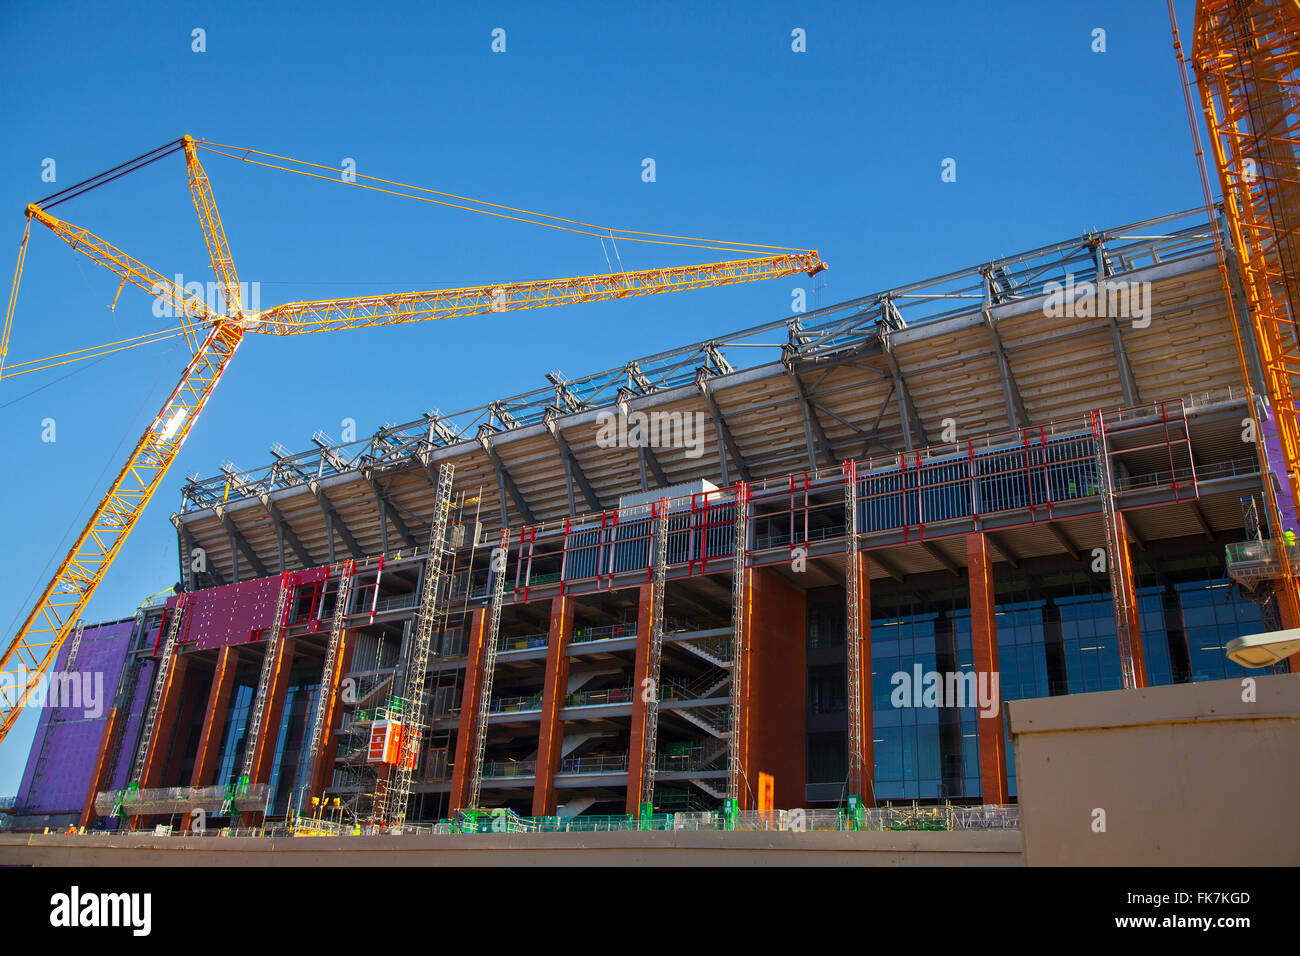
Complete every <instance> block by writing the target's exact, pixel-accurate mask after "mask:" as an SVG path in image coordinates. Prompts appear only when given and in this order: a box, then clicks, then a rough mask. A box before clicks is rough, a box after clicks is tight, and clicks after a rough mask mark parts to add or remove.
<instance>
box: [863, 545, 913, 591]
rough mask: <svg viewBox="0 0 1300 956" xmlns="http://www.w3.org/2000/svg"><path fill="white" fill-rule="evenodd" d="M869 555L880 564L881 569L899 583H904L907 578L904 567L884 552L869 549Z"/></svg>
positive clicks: (874, 561) (874, 562) (872, 560)
mask: <svg viewBox="0 0 1300 956" xmlns="http://www.w3.org/2000/svg"><path fill="white" fill-rule="evenodd" d="M867 557H868V558H870V559H871V562H872V563H873V564H876V565H879V567H880V570H882V571H884V572H885V573H886V574H888V575H889V576H890V577H891V578H893V579H894V580H895V581H897V582H898V583H899V584H902V583H903V581H904V580H906V578H907V575H906V574H905V573H904V572H903V569H902V568H900V567H899V566H898V565H896V564H895V563H894V562H893V561H890V560H889V559H888V558H886V557H885V556H884V554H883V553H882V552H880V551H868V552H867Z"/></svg>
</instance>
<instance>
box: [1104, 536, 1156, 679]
mask: <svg viewBox="0 0 1300 956" xmlns="http://www.w3.org/2000/svg"><path fill="white" fill-rule="evenodd" d="M1115 523H1116V525H1117V526H1118V528H1119V541H1118V542H1117V545H1118V547H1119V548H1120V555H1119V559H1120V571H1121V579H1122V582H1123V583H1122V585H1121V586H1122V587H1123V588H1124V590H1125V595H1124V596H1125V598H1126V603H1127V605H1128V639H1129V649H1130V651H1131V652H1132V654H1133V677H1134V680H1135V682H1136V684H1137V686H1138V687H1146V686H1147V661H1146V654H1145V653H1143V650H1142V614H1141V612H1140V610H1139V608H1138V602H1137V588H1135V587H1134V585H1133V555H1132V552H1130V551H1129V546H1128V523H1127V522H1126V521H1125V520H1124V515H1123V514H1122V513H1120V512H1118V511H1117V512H1116V513H1115ZM1113 599H1114V598H1113V596H1112V600H1113Z"/></svg>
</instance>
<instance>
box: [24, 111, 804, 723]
mask: <svg viewBox="0 0 1300 956" xmlns="http://www.w3.org/2000/svg"><path fill="white" fill-rule="evenodd" d="M201 148H202V149H207V150H210V151H213V152H217V153H221V154H223V155H226V156H230V157H232V158H234V159H237V160H240V161H243V162H251V163H257V164H259V165H263V166H269V167H272V168H275V169H281V170H286V171H290V172H296V173H301V174H303V175H306V176H313V177H316V178H320V179H333V180H335V181H338V178H337V177H338V172H337V170H333V171H332V175H326V174H325V170H326V168H325V167H321V166H316V165H314V164H311V163H305V162H301V161H298V160H293V159H290V158H288V157H283V156H276V155H274V154H271V153H265V152H261V151H258V150H253V149H247V148H237V147H228V146H221V145H219V144H210V143H204V142H201V141H198V140H195V139H194V138H192V137H190V136H185V137H183V138H182V139H179V140H176V141H175V142H174V143H169V144H167V145H166V146H163V147H159V149H157V150H154V151H152V152H151V153H146V154H144V155H143V156H141V157H137V158H136V159H135V160H131V161H130V162H128V163H124V164H122V165H121V166H118V167H114V169H111V170H108V171H107V172H105V173H102V174H100V175H99V176H97V177H93V178H92V179H90V180H86V181H85V182H83V183H79V184H77V185H76V186H73V187H69V188H68V189H65V190H62V191H60V192H59V193H56V194H55V195H54V196H52V197H48V198H47V199H46V200H42V201H41V202H40V203H34V204H32V205H29V206H28V207H27V224H26V229H25V231H24V233H23V239H22V243H21V245H20V247H19V255H18V265H17V268H16V269H15V273H14V282H13V287H12V289H11V292H10V297H9V305H8V310H7V312H6V315H5V324H4V329H3V335H2V336H0V375H3V370H4V358H5V351H6V349H7V345H8V339H9V331H10V328H11V326H12V322H13V315H14V310H15V304H16V301H17V294H18V286H19V282H20V279H21V276H22V268H23V261H24V258H25V254H26V247H27V239H28V236H29V235H30V230H31V223H32V221H36V222H39V223H41V224H42V225H44V226H46V227H48V228H49V229H50V230H51V231H53V232H54V233H55V234H56V235H57V236H59V237H60V238H61V239H63V240H64V241H65V242H66V243H67V244H68V245H69V246H71V247H72V248H73V249H74V250H76V251H78V252H80V253H82V254H83V255H86V256H88V257H90V258H91V259H94V260H95V261H96V262H98V263H100V264H101V265H102V266H104V267H106V268H107V269H109V270H110V271H112V272H113V273H115V274H116V275H117V276H119V277H120V279H121V285H120V286H119V288H118V294H119V295H120V294H121V291H122V288H124V287H125V285H126V284H128V283H130V284H132V285H135V286H138V287H139V288H141V289H143V290H145V291H146V292H148V293H149V294H150V295H152V296H162V297H163V298H164V299H165V300H166V301H167V302H168V304H169V305H170V306H171V307H172V308H174V309H175V311H176V314H178V315H179V316H180V317H181V323H182V327H181V330H180V331H181V332H182V333H183V334H184V335H185V336H186V338H187V339H188V341H189V343H190V347H191V350H192V357H191V358H190V360H189V362H188V363H187V364H186V366H185V369H184V371H183V372H182V373H181V376H180V380H179V381H178V382H177V383H176V387H175V388H174V389H172V391H171V393H170V394H169V395H168V396H167V400H166V401H165V402H164V403H163V406H162V408H161V409H159V411H158V414H157V416H155V417H154V419H153V421H152V422H150V424H149V426H148V428H146V429H145V431H144V434H143V435H141V436H140V439H139V441H137V442H136V445H135V448H134V449H133V450H132V452H131V454H130V456H129V457H128V458H127V460H126V463H125V464H124V465H123V466H122V469H121V471H119V472H118V474H117V477H116V478H114V479H113V483H112V484H111V485H110V486H109V488H108V491H107V492H106V493H105V494H104V496H103V498H102V499H101V500H100V502H99V504H98V505H97V506H96V507H95V509H94V511H93V512H92V513H91V515H90V518H89V520H88V521H87V522H86V525H85V527H84V528H83V529H82V531H81V533H80V534H79V535H78V536H77V538H76V540H75V541H74V542H73V545H72V547H71V548H70V550H69V551H68V553H67V556H66V557H64V558H63V560H62V561H61V562H60V564H59V566H58V568H57V570H56V571H55V573H54V576H53V577H52V578H51V579H50V581H49V583H48V584H46V586H45V588H44V590H43V591H42V592H41V595H40V598H39V599H38V600H37V602H36V605H35V606H34V607H33V608H32V610H31V613H30V614H28V615H27V618H26V620H24V621H23V624H22V626H21V627H20V628H19V629H18V633H17V634H16V635H15V636H14V638H13V640H12V641H10V643H9V645H8V647H7V648H6V649H5V651H4V655H3V656H2V657H0V741H3V740H4V738H5V736H6V735H7V734H8V732H9V729H10V728H11V727H12V726H13V724H14V721H15V720H17V718H18V715H19V713H20V712H21V711H22V708H23V705H24V704H25V702H26V701H27V698H28V696H29V695H30V693H31V691H32V689H33V688H34V687H35V686H36V684H37V682H38V681H39V680H40V679H41V675H42V674H43V673H44V672H45V671H46V670H47V669H48V667H49V666H50V664H51V662H52V661H53V660H54V659H55V656H56V655H57V653H58V651H59V648H60V646H61V645H62V643H63V641H64V640H65V639H66V638H67V636H68V635H69V633H70V632H71V631H72V630H73V628H74V626H75V624H76V622H77V620H78V618H79V617H80V616H81V613H82V611H83V610H84V608H85V606H86V603H87V602H88V601H89V600H90V597H91V595H93V594H94V593H95V589H96V588H97V587H98V586H99V583H100V582H101V581H102V580H103V578H104V575H105V574H106V573H107V572H108V569H109V567H111V565H112V563H113V559H114V557H116V555H117V552H118V551H119V550H120V549H121V547H122V545H123V543H124V542H125V541H126V539H127V536H128V535H130V533H131V529H132V528H134V527H135V523H136V522H137V521H138V520H139V518H140V515H141V513H142V512H143V511H144V509H145V506H146V505H147V504H148V503H149V499H150V498H151V497H152V496H153V494H154V492H155V491H156V490H157V489H158V486H159V484H161V482H162V479H163V476H164V475H166V474H167V470H168V468H170V467H171V464H172V462H173V461H174V460H175V459H176V456H177V454H179V452H180V450H181V446H182V445H184V443H185V439H186V437H188V435H189V433H190V430H191V429H192V428H193V427H194V423H195V422H196V421H197V420H198V417H199V414H200V413H201V412H202V411H203V409H204V407H205V406H206V405H207V403H208V400H209V399H210V398H211V397H212V393H213V391H214V390H215V389H216V387H217V383H218V382H220V381H221V376H222V375H223V374H224V373H225V370H226V367H227V365H228V364H229V363H230V360H231V359H232V358H233V357H234V355H235V351H236V350H237V349H238V348H239V345H240V343H241V342H242V341H243V339H244V336H245V334H247V333H256V334H264V335H300V334H304V333H308V332H321V331H326V330H331V329H357V328H364V327H367V326H377V325H396V324H399V323H406V322H423V321H428V320H430V319H443V318H450V317H452V316H466V315H487V314H490V313H496V312H512V311H519V310H522V309H538V308H545V307H548V306H556V305H566V304H569V303H574V302H596V301H601V300H604V299H621V298H626V297H631V296H641V295H656V294H658V293H661V292H671V291H675V290H681V289H698V288H705V287H708V286H720V285H731V284H734V283H740V282H751V281H755V280H758V279H771V278H777V277H781V276H789V275H795V274H798V273H801V272H803V273H808V274H809V275H815V274H816V273H818V272H820V271H821V270H822V269H825V268H826V265H825V264H824V263H823V262H822V261H821V259H820V258H819V257H818V255H817V252H816V251H815V250H800V249H783V250H782V251H781V252H780V253H779V254H763V255H758V256H756V257H754V258H745V259H738V258H730V259H728V260H727V261H723V262H715V263H707V264H704V265H692V266H676V267H672V268H664V269H649V270H642V271H629V272H611V273H608V274H603V275H591V276H581V277H577V278H567V279H549V280H543V281H537V282H511V283H503V284H500V285H491V286H477V287H471V288H462V289H439V290H434V291H428V292H402V293H395V294H391V295H372V296H360V297H356V298H347V299H332V300H326V301H312V302H291V303H286V304H284V305H278V306H274V307H272V308H269V309H264V310H262V311H258V312H253V311H245V310H244V308H243V307H242V304H241V301H240V295H239V288H240V286H239V275H238V273H237V271H236V269H235V263H234V259H233V257H232V256H231V254H230V246H229V244H228V243H227V241H226V234H225V230H224V229H223V227H222V224H221V216H220V215H219V213H218V211H217V204H216V201H215V199H214V198H213V195H212V185H211V183H210V182H209V180H208V176H207V173H206V172H205V171H204V168H203V165H202V164H201V163H200V162H199V159H198V150H199V149H201ZM177 151H183V152H184V154H185V165H186V170H187V172H188V177H189V187H190V193H191V197H192V199H193V202H194V208H195V210H196V211H197V212H198V217H199V223H200V225H201V227H202V229H203V236H204V239H205V240H206V242H207V248H208V257H209V259H210V261H211V265H212V269H213V271H214V272H215V273H216V276H217V279H218V281H219V288H220V290H221V292H222V298H223V299H224V304H225V311H224V312H216V311H214V310H213V309H211V308H209V307H208V305H207V303H205V302H204V301H202V300H201V299H200V298H198V297H196V296H193V295H191V294H187V293H186V292H185V290H184V289H182V288H178V287H177V286H176V285H174V284H173V283H172V282H170V281H169V280H167V279H166V278H165V277H163V276H162V275H161V274H160V273H158V272H155V271H154V270H153V269H150V268H149V267H148V266H146V265H144V264H143V263H142V262H139V261H138V260H136V259H133V258H132V257H131V256H129V255H127V254H126V253H124V252H122V251H121V250H120V249H117V248H115V247H114V246H112V245H110V244H109V243H108V242H105V241H104V240H103V239H101V238H99V237H98V236H95V235H94V234H92V233H90V232H89V231H87V230H85V229H83V228H80V227H78V226H75V225H72V224H71V223H69V222H66V221H64V220H62V219H59V218H57V217H56V216H54V215H52V214H51V213H50V212H49V209H50V208H51V207H52V206H54V205H57V204H58V203H60V202H64V201H66V200H68V199H71V198H74V197H76V196H78V195H81V194H82V193H84V192H86V191H88V190H89V189H93V188H95V187H96V186H98V185H102V184H103V183H105V182H108V181H111V180H112V179H117V178H119V177H120V176H123V175H125V174H126V173H128V172H132V171H134V170H135V169H138V168H140V167H142V166H144V165H147V164H148V163H152V162H155V161H157V160H158V159H161V158H163V157H164V156H167V155H170V154H171V153H174V152H177ZM350 182H351V183H352V184H353V185H356V186H361V187H363V188H367V189H372V190H377V191H379V192H384V193H389V194H394V195H401V196H406V197H408V198H412V199H418V200H423V201H426V202H432V203H436V204H439V205H444V206H451V207H453V208H459V209H467V210H472V211H476V212H482V213H486V214H488V215H493V216H500V217H503V218H508V219H514V220H519V221H522V222H530V223H533V224H537V225H544V226H549V227H551V228H555V229H561V230H564V231H567V232H574V233H579V234H584V235H591V236H598V237H600V238H602V239H604V238H611V239H613V238H622V239H624V240H626V241H631V242H653V243H660V244H667V245H678V246H690V247H695V248H706V249H714V250H722V251H725V252H727V253H729V254H731V255H733V256H734V255H735V254H736V253H747V252H763V251H769V252H770V250H772V249H775V248H779V247H771V246H754V245H748V244H743V243H734V242H723V241H716V240H705V239H697V238H694V237H689V236H669V235H663V234H655V233H644V232H634V231H629V230H609V229H606V228H603V227H597V226H594V225H592V224H590V223H582V222H578V221H576V220H569V219H561V218H559V217H555V216H545V215H541V214H538V213H530V212H528V211H526V210H521V209H515V208H512V207H507V206H501V205H497V204H492V203H485V202H482V201H479V200H472V199H468V198H466V197H463V196H456V195H454V194H450V193H444V192H438V191H435V190H430V189H424V188H420V187H411V186H405V185H403V184H401V183H395V182H392V181H389V180H382V179H377V178H375V177H368V176H361V175H360V174H358V175H357V176H356V179H355V180H353V181H350ZM128 347H129V346H128ZM103 350H104V351H100V352H98V354H105V351H112V350H115V349H109V347H107V346H105V347H103ZM90 352H92V350H82V357H85V356H86V354H88V353H90ZM56 358H58V359H62V358H63V357H62V356H58V357H56ZM72 360H75V359H72ZM26 364H27V365H29V366H33V368H28V369H25V371H30V370H35V368H34V367H35V366H37V365H38V364H39V363H26ZM51 364H54V363H47V364H45V365H44V366H40V367H50V365H51Z"/></svg>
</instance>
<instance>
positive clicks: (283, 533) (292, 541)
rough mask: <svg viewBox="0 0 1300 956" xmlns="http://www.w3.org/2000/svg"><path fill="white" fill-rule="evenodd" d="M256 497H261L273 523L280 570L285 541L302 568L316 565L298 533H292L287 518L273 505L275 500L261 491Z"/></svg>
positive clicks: (282, 565) (281, 568)
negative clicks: (277, 541)
mask: <svg viewBox="0 0 1300 956" xmlns="http://www.w3.org/2000/svg"><path fill="white" fill-rule="evenodd" d="M258 497H259V498H260V499H261V501H262V507H264V508H265V509H266V513H267V514H268V515H270V516H271V522H272V523H273V524H274V525H275V533H276V535H277V537H278V539H279V547H280V570H281V571H283V570H284V542H286V541H287V542H289V547H290V548H292V549H293V553H294V554H296V555H297V556H298V560H299V561H301V562H302V566H303V567H304V568H314V567H316V564H317V562H316V561H315V560H314V559H313V558H312V556H311V554H310V553H309V552H308V551H307V549H306V548H305V547H303V543H302V541H301V540H300V539H299V538H298V535H297V534H295V533H294V530H293V528H292V527H290V526H289V521H288V519H287V518H285V516H284V515H283V514H281V513H280V509H279V508H277V507H276V506H275V502H274V501H272V500H271V496H270V495H268V494H266V493H265V492H262V493H261V494H259V495H258Z"/></svg>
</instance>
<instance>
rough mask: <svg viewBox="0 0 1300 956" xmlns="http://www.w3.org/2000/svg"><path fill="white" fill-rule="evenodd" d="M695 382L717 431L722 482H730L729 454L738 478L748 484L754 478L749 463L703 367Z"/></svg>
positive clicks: (727, 483)
mask: <svg viewBox="0 0 1300 956" xmlns="http://www.w3.org/2000/svg"><path fill="white" fill-rule="evenodd" d="M695 384H696V386H697V387H698V388H699V390H700V395H701V396H703V398H704V403H705V404H706V405H708V407H709V414H710V415H711V416H712V417H713V427H714V428H715V430H716V431H717V433H718V464H719V466H720V467H721V469H722V483H723V484H724V485H730V484H731V476H730V474H729V473H728V470H727V456H728V455H730V456H731V460H732V462H734V463H735V465H736V471H737V472H738V473H739V474H740V480H741V481H743V482H745V483H746V484H748V483H749V482H752V481H753V480H754V476H753V475H752V474H750V471H749V464H748V463H747V462H746V461H745V457H744V456H743V455H742V454H741V453H740V446H739V445H738V444H736V439H735V436H734V435H732V434H731V429H730V428H729V427H728V426H727V419H726V418H725V417H724V416H723V414H722V409H721V408H719V407H718V400H717V399H716V398H715V397H714V396H713V391H712V390H711V389H710V387H709V374H708V372H707V371H706V370H705V369H700V370H699V372H697V373H696V375H695Z"/></svg>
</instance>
